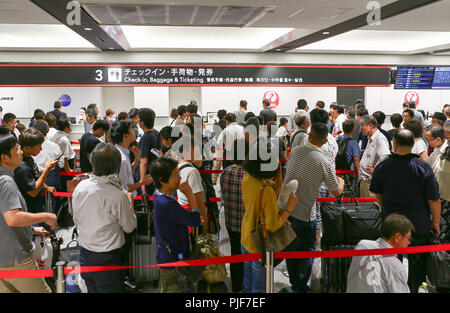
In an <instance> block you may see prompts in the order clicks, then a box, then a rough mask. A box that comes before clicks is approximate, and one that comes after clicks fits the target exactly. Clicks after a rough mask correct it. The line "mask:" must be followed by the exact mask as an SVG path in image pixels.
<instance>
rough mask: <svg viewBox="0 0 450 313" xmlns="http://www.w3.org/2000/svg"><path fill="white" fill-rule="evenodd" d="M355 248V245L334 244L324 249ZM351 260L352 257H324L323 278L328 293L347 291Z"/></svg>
mask: <svg viewBox="0 0 450 313" xmlns="http://www.w3.org/2000/svg"><path fill="white" fill-rule="evenodd" d="M354 248H355V246H354V245H334V246H329V247H326V248H325V249H324V250H353V249H354ZM351 262H352V258H351V257H341V258H323V259H322V280H323V286H324V287H325V288H324V289H325V291H326V292H327V293H345V291H346V290H347V274H348V270H349V268H350V264H351Z"/></svg>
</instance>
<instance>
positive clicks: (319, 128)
mask: <svg viewBox="0 0 450 313" xmlns="http://www.w3.org/2000/svg"><path fill="white" fill-rule="evenodd" d="M310 135H311V140H312V141H314V142H320V143H322V144H323V143H324V142H325V140H326V139H327V137H328V127H327V125H326V124H324V123H315V124H312V126H311V131H310Z"/></svg>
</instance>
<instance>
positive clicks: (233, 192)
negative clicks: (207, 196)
mask: <svg viewBox="0 0 450 313" xmlns="http://www.w3.org/2000/svg"><path fill="white" fill-rule="evenodd" d="M244 175H245V171H244V169H243V168H241V167H238V166H236V165H231V166H228V167H227V168H225V169H224V170H223V173H222V175H221V176H220V189H221V191H222V201H223V205H224V207H225V225H226V226H227V228H229V229H230V230H231V231H234V232H237V233H240V232H241V224H242V218H243V216H244V213H245V207H244V201H243V200H242V188H241V187H242V178H243V177H244Z"/></svg>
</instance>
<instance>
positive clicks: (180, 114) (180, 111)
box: [177, 105, 186, 116]
mask: <svg viewBox="0 0 450 313" xmlns="http://www.w3.org/2000/svg"><path fill="white" fill-rule="evenodd" d="M177 111H178V115H179V116H182V115H183V114H184V113H186V106H185V105H180V106H179V107H178V108H177Z"/></svg>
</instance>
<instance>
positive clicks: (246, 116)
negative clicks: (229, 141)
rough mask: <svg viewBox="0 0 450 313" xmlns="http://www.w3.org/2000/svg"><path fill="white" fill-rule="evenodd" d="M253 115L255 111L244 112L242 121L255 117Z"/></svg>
mask: <svg viewBox="0 0 450 313" xmlns="http://www.w3.org/2000/svg"><path fill="white" fill-rule="evenodd" d="M255 116H256V115H255V113H253V112H247V114H245V116H244V122H247V121H248V119H249V118H251V117H255Z"/></svg>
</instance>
